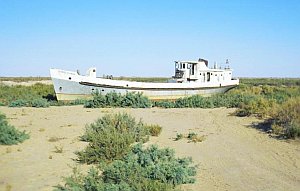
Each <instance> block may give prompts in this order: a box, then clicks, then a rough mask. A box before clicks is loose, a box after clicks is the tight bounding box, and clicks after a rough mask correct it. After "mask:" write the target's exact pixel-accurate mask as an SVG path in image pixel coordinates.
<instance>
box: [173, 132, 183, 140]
mask: <svg viewBox="0 0 300 191" xmlns="http://www.w3.org/2000/svg"><path fill="white" fill-rule="evenodd" d="M183 138H184V136H183V134H181V133H179V134H178V133H177V134H176V137H175V139H174V140H175V141H179V140H181V139H183Z"/></svg>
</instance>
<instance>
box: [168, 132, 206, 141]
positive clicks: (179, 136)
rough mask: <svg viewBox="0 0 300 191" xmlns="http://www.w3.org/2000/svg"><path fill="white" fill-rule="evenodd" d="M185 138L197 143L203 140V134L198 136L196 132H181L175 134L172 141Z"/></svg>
mask: <svg viewBox="0 0 300 191" xmlns="http://www.w3.org/2000/svg"><path fill="white" fill-rule="evenodd" d="M183 138H185V139H187V140H188V141H189V142H190V143H191V142H192V143H197V142H202V141H204V140H205V136H203V135H202V136H200V135H198V134H197V133H194V132H189V133H188V134H186V135H184V134H182V133H179V134H176V137H175V138H174V141H179V140H181V139H183Z"/></svg>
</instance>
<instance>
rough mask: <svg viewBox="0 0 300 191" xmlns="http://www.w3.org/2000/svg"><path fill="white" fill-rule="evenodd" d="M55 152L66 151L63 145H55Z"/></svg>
mask: <svg viewBox="0 0 300 191" xmlns="http://www.w3.org/2000/svg"><path fill="white" fill-rule="evenodd" d="M53 152H55V153H63V152H64V147H63V146H61V145H60V146H55V147H54V151H53Z"/></svg>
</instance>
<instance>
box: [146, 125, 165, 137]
mask: <svg viewBox="0 0 300 191" xmlns="http://www.w3.org/2000/svg"><path fill="white" fill-rule="evenodd" d="M145 127H146V129H148V131H149V132H150V135H151V136H156V137H157V136H158V135H159V134H160V133H161V130H162V127H161V126H159V125H145Z"/></svg>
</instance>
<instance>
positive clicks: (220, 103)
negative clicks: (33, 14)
mask: <svg viewBox="0 0 300 191" xmlns="http://www.w3.org/2000/svg"><path fill="white" fill-rule="evenodd" d="M120 79H125V80H139V81H145V82H146V81H147V82H148V81H152V82H153V81H165V80H167V78H159V79H156V78H125V77H121V78H120ZM21 81H22V80H21ZM297 97H300V79H299V78H296V79H285V78H278V79H277V78H242V79H241V84H240V86H239V87H237V88H234V89H232V90H230V91H229V92H227V93H225V94H220V95H214V96H211V97H202V96H199V95H195V96H190V97H185V98H180V99H177V100H172V101H150V100H149V99H148V98H147V97H145V96H143V95H142V94H138V93H127V94H126V95H120V94H118V93H115V92H113V93H108V94H106V95H102V94H100V93H95V94H94V96H93V99H92V100H88V101H85V100H75V101H70V102H61V101H59V102H58V101H57V100H56V97H55V93H54V89H53V86H52V85H45V84H39V83H38V84H35V85H33V86H4V85H0V106H1V105H8V106H10V107H24V106H26V107H48V106H49V105H55V106H62V105H78V104H84V107H87V108H100V107H133V108H148V107H162V108H188V107H193V108H217V107H227V108H237V111H236V113H235V114H236V115H237V116H250V115H255V116H257V117H260V118H265V119H267V120H271V119H273V120H272V121H273V123H275V122H274V121H280V120H279V119H278V120H277V119H275V118H276V116H274V115H273V114H274V112H275V111H278V109H276V108H281V106H282V104H284V103H285V102H287V101H288V100H290V99H293V98H297ZM294 102H297V99H296V101H294ZM278 112H279V111H278ZM286 112H291V111H290V110H287V111H286ZM277 117H278V116H277ZM292 121H293V122H292V124H293V127H294V126H295V124H296V123H298V122H297V120H292ZM295 121H296V122H295ZM275 124H276V125H273V127H274V128H275V127H276V128H275V129H277V130H276V131H274V132H281V133H282V132H284V134H285V133H288V131H279V129H280V128H283V127H281V126H282V125H283V124H284V123H282V122H280V123H279V122H276V123H275ZM296 126H297V125H296ZM292 129H294V128H292ZM293 132H294V130H292V131H291V132H289V133H288V134H289V135H285V136H286V137H297V136H298V135H297V133H293ZM281 133H280V134H281ZM290 133H291V134H295V136H293V135H290Z"/></svg>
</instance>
